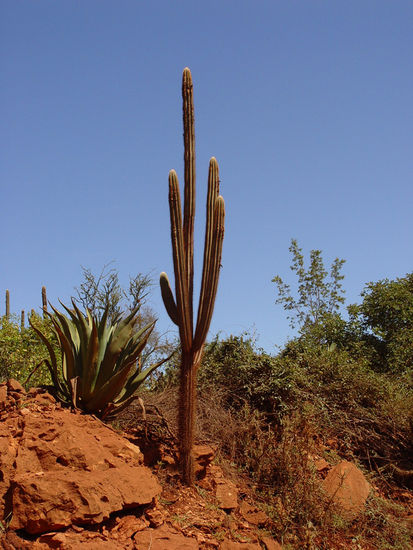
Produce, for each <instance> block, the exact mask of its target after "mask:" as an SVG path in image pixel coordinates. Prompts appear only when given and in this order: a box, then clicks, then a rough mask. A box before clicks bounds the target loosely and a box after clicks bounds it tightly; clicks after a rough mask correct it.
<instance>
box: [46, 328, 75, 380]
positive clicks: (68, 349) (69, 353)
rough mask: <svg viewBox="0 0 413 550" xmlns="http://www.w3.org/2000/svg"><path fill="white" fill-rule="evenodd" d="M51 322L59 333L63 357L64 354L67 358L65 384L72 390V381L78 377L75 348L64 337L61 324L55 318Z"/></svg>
mask: <svg viewBox="0 0 413 550" xmlns="http://www.w3.org/2000/svg"><path fill="white" fill-rule="evenodd" d="M51 321H52V323H53V326H54V328H55V331H56V333H57V336H58V338H59V342H60V347H61V348H62V356H63V354H64V355H65V357H66V366H67V379H65V382H66V384H67V385H68V387H69V389H70V380H71V379H72V378H75V377H76V376H77V373H76V364H75V356H74V354H73V347H72V345H71V344H70V341H69V340H68V339H67V338H66V336H65V335H64V333H63V331H62V329H61V327H60V325H59V323H58V322H57V321H56V319H55V318H54V317H52V318H51Z"/></svg>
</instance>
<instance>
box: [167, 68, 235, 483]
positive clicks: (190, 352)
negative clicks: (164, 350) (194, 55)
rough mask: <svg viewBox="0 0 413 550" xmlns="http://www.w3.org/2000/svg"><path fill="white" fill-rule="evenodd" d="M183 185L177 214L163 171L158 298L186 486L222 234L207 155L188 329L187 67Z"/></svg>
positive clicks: (191, 184) (175, 191)
mask: <svg viewBox="0 0 413 550" xmlns="http://www.w3.org/2000/svg"><path fill="white" fill-rule="evenodd" d="M182 100H183V123H184V163H185V190H184V200H185V203H184V211H183V218H182V209H181V197H180V191H179V183H178V177H177V175H176V172H175V171H174V170H171V172H170V173H169V211H170V218H171V241H172V256H173V262H174V273H175V298H174V295H173V292H172V289H171V285H170V283H169V279H168V276H167V275H166V273H161V277H160V285H161V293H162V298H163V301H164V304H165V308H166V311H167V312H168V314H169V316H170V318H171V320H172V321H173V322H174V323H175V324H176V325H178V327H179V336H180V340H181V351H182V355H181V366H180V400H179V414H178V425H179V441H180V458H181V468H182V477H183V480H184V481H185V482H186V483H187V484H188V485H192V483H193V481H194V467H193V457H192V447H193V444H194V437H195V433H194V432H195V415H196V379H197V372H198V368H199V366H200V363H201V358H202V351H203V349H204V344H205V339H206V337H207V334H208V330H209V326H210V323H211V318H212V312H213V309H214V302H215V296H216V293H217V288H218V278H219V271H220V265H221V254H222V243H223V239H224V217H225V206H224V199H223V198H222V197H221V196H219V176H218V164H217V161H216V160H215V158H212V159H211V160H210V164H209V174H208V196H207V213H206V229H205V249H204V265H203V270H202V282H201V292H200V298H199V306H198V315H197V320H196V327H195V333H194V315H193V277H194V219H195V124H194V105H193V85H192V76H191V72H190V70H189V69H188V68H186V69H184V72H183V77H182Z"/></svg>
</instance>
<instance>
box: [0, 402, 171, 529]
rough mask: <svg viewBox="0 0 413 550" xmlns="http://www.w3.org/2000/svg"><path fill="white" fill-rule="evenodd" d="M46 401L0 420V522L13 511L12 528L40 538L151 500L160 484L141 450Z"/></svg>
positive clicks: (92, 421)
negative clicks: (47, 533) (37, 408)
mask: <svg viewBox="0 0 413 550" xmlns="http://www.w3.org/2000/svg"><path fill="white" fill-rule="evenodd" d="M33 402H35V401H33ZM49 403H50V405H49V407H48V408H44V409H42V410H41V412H38V411H36V409H35V408H34V409H33V407H30V405H29V406H28V407H27V408H25V409H24V411H25V412H24V413H23V409H15V410H13V411H12V412H10V413H9V414H8V415H7V417H6V418H5V419H4V420H3V421H2V422H1V423H0V470H1V472H2V476H1V478H0V499H1V500H0V513H1V516H0V520H2V521H3V520H4V517H5V516H7V515H8V514H9V513H10V512H11V511H12V512H13V515H12V520H11V523H10V528H11V529H16V530H17V529H24V530H25V531H27V532H28V533H30V534H40V533H45V532H47V531H56V530H58V529H62V528H64V527H67V526H70V525H71V524H72V523H75V524H79V525H86V524H97V523H100V522H102V521H104V520H105V519H107V518H109V516H110V514H112V513H114V512H118V511H121V510H124V509H127V508H133V507H136V506H143V505H145V506H147V505H151V504H152V503H153V502H154V500H155V498H156V497H157V496H158V495H159V494H160V493H161V487H160V485H159V483H158V481H157V479H156V478H155V476H153V474H152V472H151V471H150V470H149V469H148V468H146V466H144V465H143V464H142V462H143V455H142V453H141V452H140V450H139V448H138V447H137V446H136V445H133V444H132V443H130V442H129V441H128V440H126V439H125V438H123V437H122V436H120V435H119V434H118V433H116V432H115V431H114V430H113V429H112V428H110V427H108V426H106V425H105V424H104V423H103V422H101V421H99V420H97V419H96V418H93V417H91V416H90V415H82V414H75V413H72V412H70V411H69V410H68V409H63V408H58V407H56V406H55V405H53V404H52V403H51V402H50V401H49ZM11 506H12V509H11Z"/></svg>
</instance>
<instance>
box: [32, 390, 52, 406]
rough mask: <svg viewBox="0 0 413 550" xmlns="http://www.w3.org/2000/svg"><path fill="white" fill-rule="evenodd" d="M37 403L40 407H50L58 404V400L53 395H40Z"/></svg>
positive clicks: (37, 397)
mask: <svg viewBox="0 0 413 550" xmlns="http://www.w3.org/2000/svg"><path fill="white" fill-rule="evenodd" d="M34 400H35V402H36V403H38V404H39V405H46V406H48V405H50V404H51V403H56V399H55V398H54V397H53V395H50V393H48V392H45V393H38V394H37V395H36V396H35V398H34Z"/></svg>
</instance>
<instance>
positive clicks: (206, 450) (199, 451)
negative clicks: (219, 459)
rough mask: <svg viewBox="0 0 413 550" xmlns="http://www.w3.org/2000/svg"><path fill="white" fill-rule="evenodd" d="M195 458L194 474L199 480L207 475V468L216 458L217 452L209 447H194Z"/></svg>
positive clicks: (193, 454)
mask: <svg viewBox="0 0 413 550" xmlns="http://www.w3.org/2000/svg"><path fill="white" fill-rule="evenodd" d="M192 456H193V457H194V472H195V476H196V478H197V479H202V478H204V477H205V475H206V470H207V467H208V466H209V465H210V464H211V462H212V461H213V460H214V458H215V450H214V449H213V448H212V447H210V446H209V445H194V446H193V449H192Z"/></svg>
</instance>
